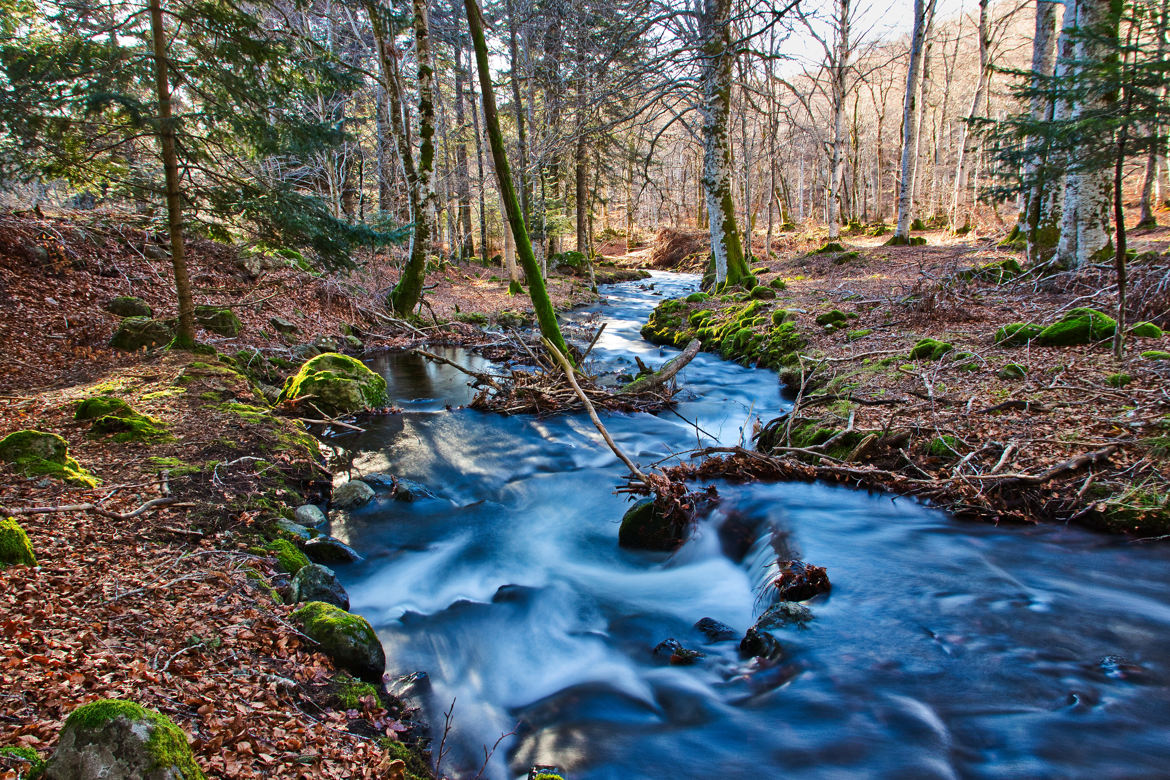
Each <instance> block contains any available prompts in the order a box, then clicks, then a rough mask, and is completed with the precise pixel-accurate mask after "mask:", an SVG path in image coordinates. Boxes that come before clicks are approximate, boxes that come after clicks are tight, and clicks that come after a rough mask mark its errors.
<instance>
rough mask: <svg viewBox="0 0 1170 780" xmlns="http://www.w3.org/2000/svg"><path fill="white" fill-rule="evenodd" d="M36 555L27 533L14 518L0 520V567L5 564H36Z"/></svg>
mask: <svg viewBox="0 0 1170 780" xmlns="http://www.w3.org/2000/svg"><path fill="white" fill-rule="evenodd" d="M36 565H37V556H36V554H35V553H34V552H33V547H32V542H31V541H29V538H28V534H26V533H25V532H24V529H23V528H21V527H20V523H18V522H16V520H15V519H14V518H11V517H7V518H4V519H3V520H0V569H3V568H4V567H5V566H36Z"/></svg>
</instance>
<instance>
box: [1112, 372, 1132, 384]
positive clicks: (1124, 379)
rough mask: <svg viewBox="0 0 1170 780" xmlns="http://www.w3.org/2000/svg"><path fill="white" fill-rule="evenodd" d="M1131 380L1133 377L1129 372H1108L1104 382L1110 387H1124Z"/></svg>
mask: <svg viewBox="0 0 1170 780" xmlns="http://www.w3.org/2000/svg"><path fill="white" fill-rule="evenodd" d="M1132 381H1133V377H1132V376H1130V375H1129V374H1124V373H1121V374H1110V375H1109V376H1107V377H1105V383H1106V384H1107V385H1109V386H1110V387H1125V386H1126V385H1128V384H1129V383H1130V382H1132Z"/></svg>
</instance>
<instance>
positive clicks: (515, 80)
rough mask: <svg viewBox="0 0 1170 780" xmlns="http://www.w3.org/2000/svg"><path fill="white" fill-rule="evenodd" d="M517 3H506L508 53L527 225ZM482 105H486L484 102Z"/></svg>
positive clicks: (527, 185)
mask: <svg viewBox="0 0 1170 780" xmlns="http://www.w3.org/2000/svg"><path fill="white" fill-rule="evenodd" d="M519 2H520V0H509V2H508V53H509V54H510V55H511V58H512V107H513V109H514V110H515V112H516V136H517V143H518V144H519V152H520V205H521V206H522V207H523V209H524V224H525V225H527V224H528V223H529V221H530V220H531V219H532V183H531V181H530V179H529V178H528V133H527V130H526V129H525V127H524V103H523V101H521V100H520V43H519V40H518V29H519V25H520V12H519V9H517V7H516V6H517V4H518V3H519ZM484 105H485V106H486V105H487V101H486V100H484Z"/></svg>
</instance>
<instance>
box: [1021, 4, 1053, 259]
mask: <svg viewBox="0 0 1170 780" xmlns="http://www.w3.org/2000/svg"><path fill="white" fill-rule="evenodd" d="M1058 5H1059V4H1058V3H1055V2H1051V0H1037V1H1036V30H1035V34H1034V36H1033V44H1032V88H1033V90H1037V94H1035V95H1033V97H1032V104H1031V114H1032V121H1033V122H1044V121H1051V120H1052V117H1053V111H1054V106H1053V104H1052V101H1051V100H1049V99H1047V98H1045V97H1044V96H1043V95H1041V94H1039V93H1038V90H1039V89H1040V88H1041V87H1042V86H1043V85H1044V83H1045V82H1046V81H1047V79H1048V78H1049V77H1051V76H1052V75H1053V73H1054V71H1055V68H1056V14H1057V7H1058ZM1028 146H1029V148H1030V151H1029V154H1028V162H1027V164H1026V165H1025V167H1024V170H1025V176H1024V180H1025V182H1030V185H1029V189H1028V200H1027V202H1026V203H1025V205H1024V213H1023V217H1024V219H1023V222H1024V227H1025V230H1026V233H1027V237H1028V259H1029V260H1030V261H1031V262H1032V263H1036V262H1039V261H1040V260H1042V259H1044V258H1043V257H1042V255H1044V254H1047V253H1048V252H1051V251H1052V249H1053V248H1054V247H1055V246H1056V239H1057V238H1058V236H1059V232H1058V230H1057V224H1056V222H1055V221H1054V219H1053V216H1054V213H1055V212H1054V211H1053V210H1052V209H1045V208H1044V200H1045V198H1046V197H1049V196H1048V195H1047V193H1048V190H1049V188H1050V187H1051V185H1052V182H1051V181H1050V179H1051V178H1052V175H1051V172H1050V171H1049V169H1048V168H1049V164H1048V162H1049V161H1048V150H1047V149H1046V148H1045V146H1046V145H1045V143H1044V142H1043V141H1040V140H1037V139H1028Z"/></svg>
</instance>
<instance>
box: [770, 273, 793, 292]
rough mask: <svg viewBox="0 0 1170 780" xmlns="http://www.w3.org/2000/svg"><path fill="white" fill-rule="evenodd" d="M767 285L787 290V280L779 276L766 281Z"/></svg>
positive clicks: (774, 288)
mask: <svg viewBox="0 0 1170 780" xmlns="http://www.w3.org/2000/svg"><path fill="white" fill-rule="evenodd" d="M768 286H769V287H771V288H772V289H773V290H787V289H788V282H786V281H784V280H783V279H782V278H781V277H779V276H777V277H776V278H775V279H773V280H772V281H770V282H768Z"/></svg>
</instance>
